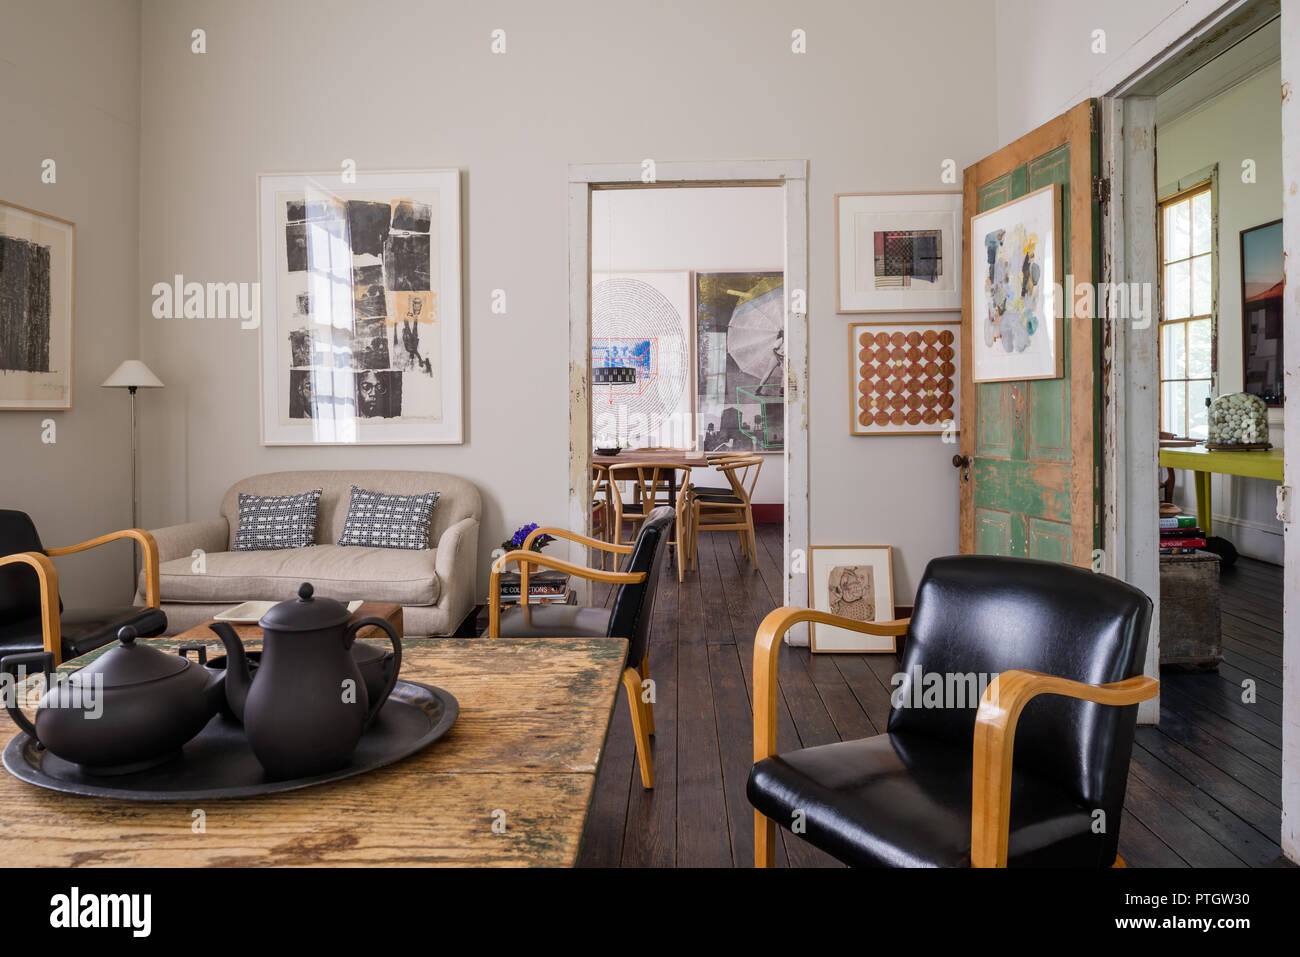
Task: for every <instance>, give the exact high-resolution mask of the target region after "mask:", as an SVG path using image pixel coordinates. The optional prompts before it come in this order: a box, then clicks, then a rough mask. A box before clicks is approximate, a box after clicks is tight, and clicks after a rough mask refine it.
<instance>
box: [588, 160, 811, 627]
mask: <svg viewBox="0 0 1300 957" xmlns="http://www.w3.org/2000/svg"><path fill="white" fill-rule="evenodd" d="M650 191H654V192H653V193H652V192H650ZM769 191H770V192H769ZM692 193H696V194H697V196H696V198H695V199H692V197H691V196H690V195H689V194H692ZM747 198H748V199H751V200H753V202H752V203H750V204H748V208H751V209H753V210H757V211H758V213H757V214H758V215H760V216H764V215H767V216H768V218H771V219H772V222H773V223H774V224H775V223H776V222H777V219H775V218H773V217H771V216H770V213H771V212H772V211H773V210H775V211H776V212H777V213H779V230H780V233H779V236H778V237H776V238H777V243H776V244H775V245H774V246H773V247H772V248H767V247H763V248H761V249H756V250H754V251H753V252H752V253H750V254H748V255H752V256H754V257H756V261H754V262H750V263H746V264H743V265H742V264H741V260H740V259H737V258H735V257H736V256H740V257H741V258H742V259H743V258H745V255H747V254H746V253H745V251H744V250H741V251H739V252H735V253H731V254H727V253H724V252H723V251H721V250H717V249H713V250H712V251H710V250H709V249H705V248H700V249H697V250H696V251H695V252H694V253H692V254H691V255H689V256H688V255H687V252H688V251H686V250H676V251H674V250H672V249H671V248H670V243H668V242H666V241H665V240H664V238H663V237H658V238H656V237H655V236H653V235H648V234H647V233H646V232H640V233H639V234H637V231H635V230H633V229H630V228H628V223H629V222H634V221H636V220H637V218H638V217H640V221H641V222H642V223H643V224H652V223H654V222H657V221H662V218H663V217H664V216H665V215H670V214H671V215H674V217H675V218H677V219H679V220H681V219H690V218H692V217H694V216H698V215H700V214H701V213H702V212H703V211H704V210H706V208H709V207H716V208H717V209H722V208H724V207H728V206H730V207H731V208H733V209H741V208H746V204H745V202H744V201H745V199H747ZM673 210H675V211H676V212H675V214H674V213H673ZM764 210H766V213H764V212H763V211H764ZM569 215H570V220H569V245H570V256H569V260H570V276H569V301H570V314H569V368H570V374H569V386H570V407H569V423H570V445H569V453H570V454H569V469H570V516H569V524H570V527H572V528H575V529H578V530H581V531H583V532H584V534H586V533H589V532H590V523H591V519H592V516H591V495H590V492H591V478H590V477H591V463H592V443H593V439H594V438H595V437H596V433H597V431H598V430H599V431H600V432H601V435H602V436H604V438H606V439H611V440H612V441H615V442H621V443H625V444H627V445H629V446H633V447H646V446H650V445H665V446H667V445H672V446H675V447H686V448H691V449H694V450H697V451H701V452H702V451H705V450H706V447H707V446H709V445H710V444H713V445H719V443H725V444H726V445H728V446H730V445H735V446H737V447H741V446H743V447H744V448H746V449H748V450H751V451H758V452H760V453H763V454H764V458H765V463H766V465H765V468H764V469H763V471H762V472H760V478H762V479H763V480H764V486H763V487H762V489H760V490H759V492H758V494H756V495H755V501H757V502H762V501H763V500H764V499H767V500H772V499H775V500H776V501H779V502H780V503H781V504H782V509H781V513H782V514H781V523H782V541H783V546H782V551H783V556H784V561H783V566H784V585H783V589H784V598H785V601H787V602H788V601H790V599H791V596H792V595H795V596H798V595H802V594H806V591H807V579H806V572H805V571H804V569H803V561H802V557H803V555H805V554H806V549H807V543H808V494H807V490H808V444H807V432H806V429H803V428H801V427H797V424H798V423H802V422H805V421H806V420H807V368H808V357H807V308H806V292H805V290H806V289H807V269H808V264H807V163H806V162H805V161H789V160H782V161H754V162H746V163H658V164H655V163H654V162H653V161H651V160H646V161H644V162H643V163H637V164H612V165H596V166H586V165H583V166H573V167H571V168H570V175H569ZM598 219H599V221H598ZM597 241H599V243H600V244H601V246H602V247H603V248H597V245H596V244H597ZM688 245H689V244H688ZM705 245H707V244H705ZM758 259H761V260H763V261H761V262H760V261H757V260H758ZM773 260H775V261H773ZM656 267H658V268H656ZM727 277H730V279H731V280H732V281H731V282H726V281H722V280H723V279H725V278H727ZM773 277H776V278H773ZM713 278H718V279H719V282H721V285H720V286H719V289H720V290H721V292H722V294H725V295H722V296H721V299H725V300H726V302H725V303H724V304H725V305H728V306H729V307H730V308H729V309H728V310H726V311H727V317H728V318H730V317H731V316H733V315H734V314H735V313H736V312H741V311H742V310H741V309H740V307H741V306H755V301H756V300H758V299H759V298H760V294H761V293H763V292H764V291H766V292H767V293H769V294H771V293H773V292H774V290H775V289H777V288H779V289H781V290H782V291H781V292H775V294H774V295H770V296H769V298H772V299H778V300H780V302H779V311H777V310H776V309H762V310H760V309H758V308H757V307H756V306H755V307H754V308H747V309H746V310H745V312H746V318H745V320H744V321H746V322H750V321H751V320H752V324H753V326H754V328H753V330H752V331H753V333H754V338H755V339H758V338H763V342H764V343H767V339H771V340H772V341H773V343H775V344H776V346H777V347H778V349H779V351H780V353H781V354H782V355H783V357H784V362H775V363H774V362H771V361H768V362H767V364H766V367H765V368H763V369H759V368H758V367H757V365H755V366H754V367H753V368H745V369H742V370H741V371H740V375H739V376H738V377H736V378H737V381H736V382H734V383H733V382H730V381H729V380H727V377H726V372H727V371H728V370H730V371H732V372H733V373H734V372H735V369H732V368H731V367H732V366H734V365H736V360H735V355H734V353H735V350H731V354H728V352H727V348H726V343H725V341H724V340H721V339H719V337H718V334H717V333H716V332H714V333H712V334H711V337H709V336H705V337H700V336H699V333H698V324H697V317H696V311H695V310H696V306H697V304H698V302H699V300H700V296H701V289H703V290H704V294H705V295H708V294H709V290H710V289H711V288H712V286H710V285H709V283H710V282H711V281H712V279H713ZM741 280H744V281H745V282H748V285H746V286H745V288H744V289H740V288H735V289H733V288H731V287H733V286H738V285H744V283H742V282H741ZM765 283H766V286H772V287H773V288H772V289H767V288H766V286H764V284H765ZM777 283H779V285H776V284H777ZM593 284H594V288H595V290H596V292H595V295H593ZM717 284H718V283H714V285H717ZM722 287H726V288H725V289H724V288H722ZM750 287H752V288H750ZM646 290H649V291H648V292H646ZM629 291H631V292H638V291H640V292H641V293H643V294H644V295H642V298H643V299H647V301H649V302H652V303H654V304H655V305H656V306H657V307H658V310H657V314H661V316H660V318H661V319H663V320H664V321H665V322H667V320H668V319H671V317H672V315H673V314H674V313H676V314H680V313H681V312H683V311H685V313H686V314H685V315H679V318H680V320H681V322H680V323H679V324H674V323H671V322H669V323H668V325H667V326H665V331H668V330H671V328H673V327H674V326H675V327H676V328H677V329H679V330H680V334H681V340H682V341H681V342H680V343H679V344H676V345H674V344H673V343H670V342H668V341H666V340H663V341H657V342H655V343H653V345H652V344H650V342H649V340H650V339H653V338H660V337H656V336H646V335H640V333H638V335H639V336H640V338H639V339H637V337H636V336H633V337H632V338H629V337H627V336H625V335H622V333H623V332H624V331H625V330H622V329H613V330H611V329H604V328H597V326H598V325H599V324H601V323H602V322H606V321H607V320H608V316H609V315H610V313H609V311H608V310H606V309H604V306H605V305H607V303H606V300H608V299H609V297H610V296H621V295H625V294H627V293H628V292H629ZM751 293H753V295H751ZM647 297H648V298H647ZM721 299H720V302H721ZM674 302H676V303H677V306H676V307H672V304H673V303H674ZM665 304H667V306H669V307H672V308H665ZM652 312H656V310H652ZM760 312H761V315H760ZM748 313H753V314H754V315H752V316H750V315H748ZM665 317H666V318H665ZM778 325H779V328H778ZM767 326H771V327H772V328H767ZM602 333H604V334H602ZM674 335H676V334H674ZM632 339H637V341H636V342H633V341H632ZM643 340H644V341H643ZM702 341H703V343H704V345H703V346H702V345H701V342H702ZM638 343H639V345H638ZM767 345H772V343H767ZM715 346H716V347H717V348H716V349H713V351H718V349H721V350H722V351H721V353H720V354H719V355H718V356H707V355H706V356H705V357H704V358H703V359H701V356H700V349H701V348H706V349H709V348H712V347H715ZM593 347H595V351H596V353H597V356H596V362H595V368H596V369H597V370H602V371H601V381H599V382H597V381H595V379H596V375H595V373H594V371H593ZM611 347H617V348H620V349H631V350H632V352H636V351H637V350H638V348H639V349H640V351H641V352H644V353H645V355H644V356H642V355H640V354H637V355H631V353H629V355H631V358H628V357H626V356H624V357H623V358H620V359H618V360H617V362H614V363H613V364H614V365H620V364H621V365H627V366H628V367H629V368H631V367H633V366H635V365H636V364H637V363H642V364H647V363H651V362H653V364H654V369H653V372H652V373H651V370H650V369H649V368H648V367H647V369H646V372H647V373H649V374H653V375H654V376H655V380H654V381H655V383H656V388H657V389H659V392H658V394H657V396H656V397H655V398H654V402H652V403H651V404H650V405H649V406H647V407H646V408H644V409H643V408H641V407H640V405H637V406H635V407H632V406H631V405H630V404H629V402H628V400H627V399H626V397H622V396H615V395H614V394H613V393H614V392H615V391H616V389H617V388H618V384H616V383H614V382H613V381H612V379H611V376H612V375H613V373H612V372H607V371H603V370H606V369H608V368H609V367H610V364H611V361H612V360H610V358H609V356H608V355H606V353H607V352H608V350H609V349H610V348H611ZM652 351H653V352H654V354H653V356H652V355H651V352H652ZM758 351H764V350H758V349H757V347H756V351H755V355H757V352H758ZM765 351H766V352H767V353H771V352H772V350H771V349H767V348H766V347H765ZM742 357H743V356H742ZM751 358H753V357H751ZM711 360H712V362H713V366H716V367H717V368H716V369H714V370H713V371H714V372H718V369H720V370H722V371H721V373H720V375H721V378H718V376H716V375H715V376H714V377H713V378H714V379H718V381H717V382H714V383H712V384H714V385H717V386H718V389H712V391H710V389H701V388H700V382H701V378H700V372H701V369H702V368H703V370H704V371H705V372H706V373H707V372H709V370H710V368H711V367H710V366H709V365H708V363H709V362H710V361H711ZM751 365H752V363H751ZM737 368H739V367H737ZM615 371H622V370H621V369H620V370H615ZM709 378H710V377H709V376H708V375H706V376H705V382H706V385H709V384H710V381H709ZM750 379H753V381H752V382H751V381H750ZM606 380H610V381H606ZM679 380H680V381H679ZM741 380H743V381H741ZM611 386H613V388H611ZM733 386H734V387H735V388H733ZM632 387H633V388H634V391H636V388H635V387H634V386H632ZM719 390H722V391H719ZM623 391H626V389H624V390H623ZM640 391H641V393H644V389H641V390H640ZM715 392H716V393H717V395H714V394H713V393H715ZM733 393H739V395H740V397H741V399H742V400H744V399H747V398H748V399H752V400H753V401H750V402H749V403H748V405H746V404H745V402H744V401H740V402H737V401H720V400H723V399H726V400H734V399H735V398H736V396H735V395H733ZM774 396H775V398H773V397H774ZM641 405H645V402H644V401H642V402H641ZM751 406H752V408H751ZM620 407H621V408H620ZM786 423H794V424H795V426H796V427H792V428H789V429H787V428H785V424H786ZM710 426H711V428H710ZM763 473H766V475H764V474H763ZM777 496H779V498H777ZM769 504H770V502H769ZM584 598H585V596H583V595H579V601H582V600H584ZM796 641H797V638H796Z"/></svg>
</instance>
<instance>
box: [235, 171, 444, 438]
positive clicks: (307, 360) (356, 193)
mask: <svg viewBox="0 0 1300 957" xmlns="http://www.w3.org/2000/svg"><path fill="white" fill-rule="evenodd" d="M258 215H259V240H260V243H259V250H258V261H259V264H260V269H261V289H262V339H261V350H260V357H261V398H262V406H261V408H262V413H261V418H262V423H261V424H262V444H263V445H398V444H434V443H460V442H462V441H463V440H464V439H463V434H464V433H463V410H462V394H461V364H462V359H461V290H460V274H461V267H460V172H459V170H455V169H436V170H406V171H392V172H375V173H357V174H356V175H355V182H349V183H342V182H340V176H339V174H338V172H333V173H291V174H264V175H262V176H259V177H258Z"/></svg>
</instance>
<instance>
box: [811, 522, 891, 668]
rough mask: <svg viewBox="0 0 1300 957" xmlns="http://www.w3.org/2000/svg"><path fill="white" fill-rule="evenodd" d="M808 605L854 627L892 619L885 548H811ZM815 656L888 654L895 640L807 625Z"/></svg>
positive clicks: (889, 554)
mask: <svg viewBox="0 0 1300 957" xmlns="http://www.w3.org/2000/svg"><path fill="white" fill-rule="evenodd" d="M808 552H809V568H808V591H809V595H808V604H809V606H810V607H812V608H814V609H816V610H817V611H824V612H827V613H829V614H832V615H839V616H840V617H842V618H851V619H853V620H854V621H892V620H893V618H894V572H893V557H892V556H893V552H892V549H891V548H890V546H888V545H812V546H809V549H808ZM808 635H809V639H810V640H811V642H812V650H813V651H814V652H833V653H840V654H843V653H846V652H849V653H851V652H877V653H880V652H888V653H891V654H892V653H893V652H894V651H895V650H896V642H897V640H898V639H897V638H894V637H892V636H876V635H864V634H861V633H859V632H856V631H850V630H849V629H847V628H836V627H835V626H833V625H824V624H818V623H815V622H809V623H808Z"/></svg>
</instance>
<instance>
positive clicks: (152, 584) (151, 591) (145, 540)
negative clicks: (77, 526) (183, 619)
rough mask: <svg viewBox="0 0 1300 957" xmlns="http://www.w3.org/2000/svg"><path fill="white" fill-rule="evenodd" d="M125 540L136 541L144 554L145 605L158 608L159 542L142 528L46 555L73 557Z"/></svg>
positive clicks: (130, 529)
mask: <svg viewBox="0 0 1300 957" xmlns="http://www.w3.org/2000/svg"><path fill="white" fill-rule="evenodd" d="M124 538H130V539H134V540H135V541H136V542H137V543H139V545H140V550H141V551H142V552H143V553H144V600H145V604H146V605H148V606H149V607H150V608H157V607H158V606H159V604H160V600H159V598H158V542H157V541H155V540H154V537H153V536H152V535H151V534H149V533H148V532H146V531H145V530H144V529H142V528H124V529H122V530H121V531H117V532H109V533H108V534H107V535H100V536H99V537H98V538H92V539H90V540H89V541H86V542H78V543H77V544H76V545H68V546H65V547H64V548H47V549H45V554H46V555H51V556H59V555H73V554H75V553H77V552H84V551H86V550H87V549H90V548H96V547H98V546H100V545H104V544H107V543H108V542H115V541H119V540H121V539H124ZM56 601H57V599H56Z"/></svg>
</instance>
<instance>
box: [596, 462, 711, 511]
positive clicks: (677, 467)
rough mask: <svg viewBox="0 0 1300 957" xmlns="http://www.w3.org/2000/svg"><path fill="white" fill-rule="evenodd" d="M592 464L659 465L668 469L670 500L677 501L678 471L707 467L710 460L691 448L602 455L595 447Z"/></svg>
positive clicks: (607, 465)
mask: <svg viewBox="0 0 1300 957" xmlns="http://www.w3.org/2000/svg"><path fill="white" fill-rule="evenodd" d="M591 464H592V465H601V466H604V467H606V468H609V467H610V466H614V465H632V464H638V465H658V466H659V467H660V468H664V469H667V470H668V501H670V502H672V503H676V502H677V473H678V472H679V471H682V472H688V473H689V472H690V470H691V469H700V468H706V467H707V466H708V464H709V460H708V459H707V458H706V457H705V455H704V453H703V452H695V451H692V450H691V449H623V450H622V451H621V452H618V453H617V454H615V455H601V454H600V453H598V452H596V451H595V450H594V449H593V450H592V453H591Z"/></svg>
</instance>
